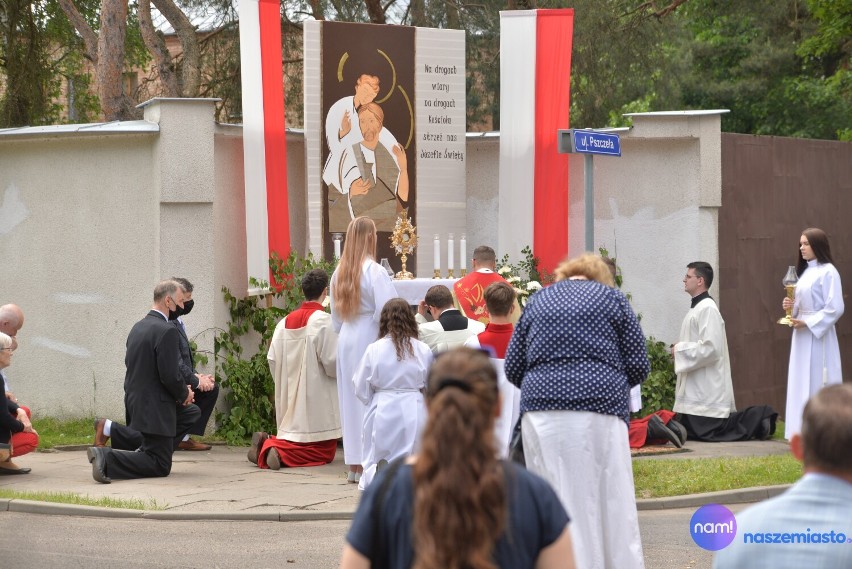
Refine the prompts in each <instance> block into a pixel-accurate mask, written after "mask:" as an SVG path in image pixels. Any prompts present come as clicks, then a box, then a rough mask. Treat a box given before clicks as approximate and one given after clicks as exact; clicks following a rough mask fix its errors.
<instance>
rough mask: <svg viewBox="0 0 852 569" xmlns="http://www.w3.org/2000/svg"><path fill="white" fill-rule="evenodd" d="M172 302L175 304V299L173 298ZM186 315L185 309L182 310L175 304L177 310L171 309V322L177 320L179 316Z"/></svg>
mask: <svg viewBox="0 0 852 569" xmlns="http://www.w3.org/2000/svg"><path fill="white" fill-rule="evenodd" d="M172 302H175V299H173V298H172ZM181 314H184V311H183V308H181V307H180V306H179V305H178V303H177V302H175V309H174V310H172V309H169V320H177V318H178V316H180V315H181Z"/></svg>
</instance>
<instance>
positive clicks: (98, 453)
mask: <svg viewBox="0 0 852 569" xmlns="http://www.w3.org/2000/svg"><path fill="white" fill-rule="evenodd" d="M106 452H107V451H106V450H105V449H104V447H89V449H88V450H87V451H86V456H87V457H88V458H89V462H90V463H91V464H92V478H94V479H95V480H97V481H98V482H100V483H101V484H109V483H110V482H112V479H111V478H110V477H109V476H107V475H106Z"/></svg>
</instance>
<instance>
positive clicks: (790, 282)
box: [778, 266, 799, 326]
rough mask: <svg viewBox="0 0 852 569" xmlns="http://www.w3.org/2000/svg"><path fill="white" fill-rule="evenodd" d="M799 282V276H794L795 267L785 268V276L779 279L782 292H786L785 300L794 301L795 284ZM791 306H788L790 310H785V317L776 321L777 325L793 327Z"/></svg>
mask: <svg viewBox="0 0 852 569" xmlns="http://www.w3.org/2000/svg"><path fill="white" fill-rule="evenodd" d="M797 282H799V275H797V274H796V267H794V266H790V267H788V268H787V274H786V275H784V278H783V279H781V284H783V285H784V290H786V291H787V298H789V299H790V300H795V299H796V283H797ZM792 318H793V305H792V304H791V305H790V308H788V309H787V315H786V316H784V318H781V319H779V320H778V323H779V324H783V325H785V326H792V325H793V320H792Z"/></svg>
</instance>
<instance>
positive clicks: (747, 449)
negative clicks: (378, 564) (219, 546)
mask: <svg viewBox="0 0 852 569" xmlns="http://www.w3.org/2000/svg"><path fill="white" fill-rule="evenodd" d="M685 448H688V449H689V450H690V452H684V453H677V454H668V455H658V456H651V457H640V458H636V459H634V460H682V459H690V458H706V457H722V456H725V457H732V456H759V455H770V454H785V453H787V452H789V451H788V446H787V443H782V442H778V441H749V442H743V443H699V442H691V441H690V442H687V444H686V447H685ZM247 450H248V449H247V448H245V447H227V446H220V445H217V446H214V447H213V449H212V450H211V451H209V452H187V451H180V452H176V453H175V456H174V465H173V467H172V473H171V474H170V475H169V476H167V477H165V478H147V479H142V480H116V481H113V483H112V484H100V483H98V482H95V481H94V480H93V479H92V468H91V465H89V463H88V460H87V459H86V451H85V447H80V449H79V450H60V451H56V452H38V453H33V454H29V455H26V456H24V457H22V458H20V459H16V462H18V464H20V465H21V466H28V467H31V468H32V469H33V470H32V472H31V473H30V474H28V475H23V476H2V477H0V488H5V489H9V490H18V491H42V492H44V491H47V492H70V493H74V494H80V495H87V496H90V497H93V498H98V497H112V498H120V499H125V500H132V499H135V500H140V501H143V502H145V503H149V504H150V503H152V501H155V502H156V504H157V506H159V507H161V508H164V509H161V510H145V511H142V510H124V509H111V508H95V507H88V506H75V505H69V504H53V503H47V502H33V501H26V500H9V499H0V511H17V512H38V513H53V514H64V515H88V516H101V517H140V518H141V517H144V518H162V519H219V520H239V519H245V520H267V521H291V520H317V519H350V518H351V517H352V514H353V513H354V512H355V508H356V507H357V505H358V499H359V492H358V488H357V485H355V484H348V483H347V482H346V467H345V466H344V465H343V452H342V451H338V453H337V458H336V459H335V461H334V462H333V463H331V464H328V465H325V466H318V467H312V468H288V469H281V470H279V471H274V470H260V469H259V468H257V467H256V466H255V465H253V464H251V463H250V462H248V460H246V451H247ZM785 488H786V487H770V488H748V489H744V490H735V491H730V492H716V493H713V494H699V495H694V496H678V497H673V498H656V499H651V500H639V501H638V507H639V509H642V510H646V509H662V508H684V507H697V506H699V505H702V504H707V503H713V502H718V503H726V504H731V503H739V502H754V501H758V500H762V499H765V498H767V497H770V496H772V495H775V494H777V493H779V492H780V491H783V489H785Z"/></svg>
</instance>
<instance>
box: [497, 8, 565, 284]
mask: <svg viewBox="0 0 852 569" xmlns="http://www.w3.org/2000/svg"><path fill="white" fill-rule="evenodd" d="M573 30H574V10H573V9H561V10H514V11H507V12H501V13H500V199H499V202H500V203H499V234H498V235H499V243H498V248H499V251H500V252H501V253H509V255H510V256H511V257H512V258H513V259H517V258H519V257H520V252H521V249H522V248H523V247H525V246H527V245H530V246H532V249H533V252H534V253H535V254H536V256H538V257H539V258H540V259H541V261H542V266H543V267H544V268H545V269H547V270H548V271H552V270H553V268H554V267H555V266H556V265H558V264H559V262H560V261H562V260H563V259H564V258H565V256H566V255H567V254H568V155H567V154H559V153H558V151H557V148H556V140H557V135H556V132H557V130H559V129H566V128H568V127H569V105H570V84H571V45H572V39H573Z"/></svg>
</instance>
